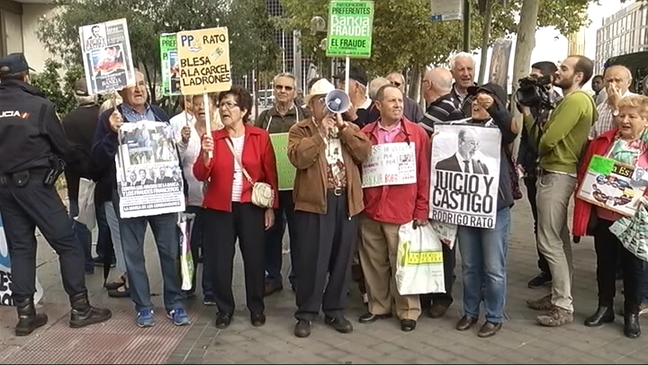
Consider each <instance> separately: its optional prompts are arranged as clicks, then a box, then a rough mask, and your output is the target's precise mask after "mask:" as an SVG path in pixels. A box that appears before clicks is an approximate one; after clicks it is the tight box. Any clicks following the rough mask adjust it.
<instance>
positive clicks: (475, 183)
mask: <svg viewBox="0 0 648 365" xmlns="http://www.w3.org/2000/svg"><path fill="white" fill-rule="evenodd" d="M435 130H436V131H438V134H437V135H436V136H435V137H434V143H433V144H432V156H431V169H430V173H431V176H430V218H431V219H433V220H436V221H439V222H444V223H449V224H456V225H460V226H468V227H477V228H494V227H495V220H496V217H497V196H498V189H499V169H500V158H501V156H500V148H501V144H500V142H501V140H502V134H501V132H500V130H499V129H498V128H497V127H495V126H484V125H483V124H474V123H470V124H469V123H457V124H449V123H438V124H436V125H435Z"/></svg>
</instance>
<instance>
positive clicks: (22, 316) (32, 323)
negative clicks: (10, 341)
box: [16, 298, 47, 336]
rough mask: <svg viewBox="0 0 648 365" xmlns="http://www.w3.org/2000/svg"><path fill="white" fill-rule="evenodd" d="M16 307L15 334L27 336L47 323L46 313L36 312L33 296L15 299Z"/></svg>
mask: <svg viewBox="0 0 648 365" xmlns="http://www.w3.org/2000/svg"><path fill="white" fill-rule="evenodd" d="M16 309H17V311H18V324H17V325H16V336H27V335H29V334H31V333H32V332H34V330H35V329H36V328H38V327H42V326H44V325H45V324H46V323H47V315H46V314H43V313H40V314H36V307H35V306H34V299H33V298H27V299H25V300H20V301H16Z"/></svg>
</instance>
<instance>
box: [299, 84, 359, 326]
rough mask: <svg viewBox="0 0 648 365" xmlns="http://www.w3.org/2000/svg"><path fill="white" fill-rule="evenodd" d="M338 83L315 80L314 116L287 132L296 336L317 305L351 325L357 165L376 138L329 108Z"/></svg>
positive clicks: (335, 322)
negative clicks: (348, 311) (291, 180)
mask: <svg viewBox="0 0 648 365" xmlns="http://www.w3.org/2000/svg"><path fill="white" fill-rule="evenodd" d="M333 90H335V87H334V86H333V84H331V83H330V82H329V81H328V80H326V79H321V80H319V81H317V82H315V83H314V84H313V86H312V88H311V90H310V93H309V95H308V96H307V97H306V100H305V101H306V103H307V104H308V106H309V108H310V110H311V111H312V113H313V117H312V118H311V119H306V120H303V121H300V122H298V123H296V124H295V125H293V126H292V127H291V128H290V132H289V135H288V136H289V137H288V158H289V160H290V162H291V163H292V164H293V165H294V166H295V167H296V169H297V171H296V174H295V184H294V190H293V197H294V202H295V216H296V217H295V221H296V222H297V227H298V231H297V235H298V239H297V241H295V242H293V246H292V248H291V249H292V250H295V252H294V256H293V257H294V258H295V261H294V262H293V265H294V268H295V274H296V280H297V285H296V287H297V295H296V301H297V307H298V308H297V311H296V312H295V318H296V319H297V323H296V325H295V336H297V337H307V336H309V335H310V333H311V326H312V321H313V320H315V319H316V318H317V317H318V315H319V313H320V309H321V310H322V311H323V312H324V315H325V317H324V321H325V323H326V324H328V325H329V326H331V327H333V328H334V329H335V330H336V331H338V332H340V333H348V332H351V331H352V330H353V326H352V325H351V323H350V322H349V321H348V320H347V319H346V318H344V309H345V306H346V296H347V289H348V285H349V283H348V278H349V277H350V274H351V262H352V260H353V253H354V250H355V243H356V239H357V237H358V223H357V215H358V213H360V212H361V211H362V210H363V209H364V204H363V200H362V186H361V184H362V181H361V179H360V171H359V168H358V165H359V164H361V163H362V162H363V161H364V160H365V159H366V158H367V157H368V156H369V155H370V154H371V142H369V139H368V138H367V136H366V135H365V134H363V133H362V132H360V130H359V128H358V127H357V126H355V125H353V124H350V123H347V122H344V121H343V120H342V117H341V116H340V114H333V113H331V112H329V111H328V110H327V107H326V95H327V94H328V93H329V92H331V91H333Z"/></svg>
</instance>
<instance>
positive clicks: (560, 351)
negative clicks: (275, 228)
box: [0, 200, 648, 364]
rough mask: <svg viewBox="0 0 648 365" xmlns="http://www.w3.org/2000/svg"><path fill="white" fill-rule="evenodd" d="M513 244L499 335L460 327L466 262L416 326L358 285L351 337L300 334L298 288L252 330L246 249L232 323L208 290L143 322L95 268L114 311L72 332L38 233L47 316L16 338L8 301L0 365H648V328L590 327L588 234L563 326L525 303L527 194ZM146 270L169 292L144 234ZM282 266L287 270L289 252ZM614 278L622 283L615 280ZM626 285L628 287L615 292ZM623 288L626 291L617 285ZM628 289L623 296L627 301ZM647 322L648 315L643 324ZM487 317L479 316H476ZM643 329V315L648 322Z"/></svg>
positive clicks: (270, 305)
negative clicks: (439, 313)
mask: <svg viewBox="0 0 648 365" xmlns="http://www.w3.org/2000/svg"><path fill="white" fill-rule="evenodd" d="M513 216H514V219H513V226H512V229H511V237H510V243H509V269H508V297H507V308H508V312H507V321H506V322H505V323H504V327H503V329H502V330H501V331H500V332H499V333H498V334H497V335H495V336H493V337H491V338H486V339H482V338H479V337H477V334H476V332H477V330H478V328H479V325H477V326H475V328H474V329H472V330H470V331H467V332H458V331H456V330H455V329H454V325H455V323H456V322H457V321H458V320H459V318H460V317H461V270H460V268H458V269H457V271H456V274H457V276H458V279H457V283H456V284H455V287H454V291H453V292H454V294H455V302H454V303H453V305H452V306H451V307H450V310H449V311H448V314H447V315H446V317H445V318H442V319H430V318H428V317H426V316H425V315H422V316H421V318H420V320H419V323H418V327H417V329H416V330H415V331H413V332H410V333H404V332H402V331H401V330H400V327H399V324H398V321H397V320H396V319H390V320H381V321H378V322H376V323H373V324H369V325H362V324H360V323H358V322H357V318H358V316H360V315H361V314H363V312H364V307H363V306H362V304H361V300H360V296H359V293H358V291H357V288H356V287H355V286H353V288H352V292H351V295H350V296H349V310H348V312H347V317H348V318H349V320H351V321H352V323H353V324H354V327H355V330H354V332H353V333H351V334H346V335H344V334H339V333H337V332H335V331H334V330H333V329H331V328H328V327H327V326H326V325H324V323H323V321H322V319H320V320H319V321H318V322H317V323H316V324H315V326H314V328H313V333H312V335H311V336H310V337H309V338H306V339H300V338H296V337H295V336H294V335H293V326H294V319H293V311H294V308H295V304H294V295H293V293H292V292H291V291H290V286H289V285H285V289H284V290H283V291H281V292H279V293H275V294H273V295H272V296H269V297H267V299H266V308H267V309H266V315H267V318H268V320H267V323H266V325H265V326H263V327H260V328H255V327H252V325H251V324H250V322H249V315H248V312H247V310H246V308H245V292H244V281H243V268H242V262H241V259H240V254H237V257H236V265H235V283H234V285H235V297H236V301H237V304H238V308H237V310H236V313H235V317H234V319H233V321H232V324H231V326H230V327H229V328H227V329H225V330H219V329H217V328H216V327H215V326H214V318H215V311H216V310H215V308H214V307H203V306H202V303H201V302H202V300H201V299H202V298H201V297H200V296H197V297H196V298H194V299H188V309H189V313H190V316H191V318H192V321H193V323H192V325H191V326H186V327H174V326H173V324H172V323H171V322H170V321H169V320H168V319H166V318H165V316H164V310H163V308H162V303H161V297H160V296H159V295H158V296H155V297H154V302H155V304H156V305H157V307H158V309H157V311H156V314H155V315H156V320H157V323H156V326H155V327H153V328H147V329H140V328H137V326H136V325H135V314H134V309H133V305H132V303H131V302H130V300H129V299H115V298H109V297H108V295H107V293H106V291H105V289H103V288H102V283H103V281H102V277H101V276H102V275H101V270H97V271H96V273H95V274H93V275H87V278H88V287H89V288H90V290H91V300H92V302H93V304H97V305H105V306H107V307H110V308H111V309H113V311H114V312H113V319H112V320H111V321H109V322H106V323H104V324H100V325H94V326H90V327H87V328H85V329H77V330H73V329H70V328H68V327H67V320H68V315H69V314H68V302H67V296H66V294H65V293H64V291H63V289H62V287H61V284H60V278H59V275H58V264H57V261H56V255H55V254H53V252H52V250H51V249H50V248H49V247H48V246H47V244H46V243H45V242H44V240H43V239H42V237H39V240H40V241H42V242H41V245H40V246H39V249H40V251H39V257H38V263H39V269H38V274H39V279H40V280H41V283H42V284H43V287H44V288H45V297H44V307H43V308H41V309H40V310H41V311H45V312H47V314H48V315H49V316H50V322H49V323H48V324H47V326H46V327H45V328H43V329H39V330H37V331H36V332H34V334H32V335H31V336H29V337H26V338H19V337H15V336H13V326H14V325H15V323H16V315H15V310H14V309H13V308H10V307H0V321H1V322H0V323H2V326H1V327H0V363H13V364H15V363H68V364H71V363H86V364H88V363H103V364H106V363H115V364H118V363H151V364H160V363H172V364H196V363H205V364H219V363H223V364H233V363H256V364H259V363H345V364H352V363H464V364H465V363H590V364H592V363H606V364H607V363H624V364H629V363H642V364H645V363H646V362H648V342H647V341H646V337H645V336H646V335H644V337H641V338H639V339H637V340H631V339H628V338H626V337H625V336H623V333H622V326H623V319H622V318H621V317H619V316H617V319H616V321H615V323H611V324H607V325H605V326H602V327H599V328H587V327H585V326H583V324H582V322H583V320H584V319H585V318H586V317H587V316H588V315H590V314H591V313H592V312H593V311H594V310H595V309H596V305H597V294H596V281H595V253H594V250H593V244H592V240H591V238H585V239H583V240H582V241H581V243H580V244H575V245H574V246H573V247H574V266H575V271H574V288H573V296H574V299H575V307H576V313H575V322H574V323H572V324H570V325H567V326H564V327H561V328H545V327H541V326H539V325H537V324H536V322H535V317H536V315H537V312H535V311H533V310H531V309H528V308H526V305H525V300H527V299H530V298H539V297H541V296H543V295H545V294H547V293H548V292H549V288H542V289H528V288H527V282H528V280H529V279H531V278H532V277H533V276H535V275H536V274H537V273H538V269H537V265H536V260H537V256H536V249H535V243H534V240H533V233H532V232H533V231H532V219H531V216H530V211H529V208H528V204H527V203H526V200H520V201H518V202H517V204H516V206H515V207H514V213H513ZM147 258H148V259H149V260H148V261H147V267H148V269H149V274H150V276H151V288H152V292H153V293H154V294H159V293H161V291H162V290H161V276H160V273H159V262H158V259H157V254H156V250H155V248H154V245H153V242H152V237H151V236H150V234H148V235H147ZM285 258H286V262H287V264H286V265H285V266H286V267H284V272H288V271H289V269H290V268H289V259H288V255H285ZM617 284H618V286H620V285H621V282H617ZM619 289H620V288H619ZM618 292H620V291H619V290H618ZM621 303H622V296H621V295H620V294H619V295H618V296H617V298H616V305H617V307H619V308H620V305H621ZM644 322H645V321H644ZM480 324H481V322H480ZM644 325H645V323H644Z"/></svg>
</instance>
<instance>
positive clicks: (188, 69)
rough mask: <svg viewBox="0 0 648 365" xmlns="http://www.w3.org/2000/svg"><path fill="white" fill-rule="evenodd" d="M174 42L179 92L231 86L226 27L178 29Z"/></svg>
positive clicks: (215, 89)
mask: <svg viewBox="0 0 648 365" xmlns="http://www.w3.org/2000/svg"><path fill="white" fill-rule="evenodd" d="M177 45H178V58H179V59H180V91H181V92H182V94H183V95H198V94H204V93H211V92H219V91H225V90H229V89H230V88H231V87H232V75H231V73H230V53H229V36H228V33H227V28H225V27H221V28H209V29H200V30H189V31H184V32H179V33H178V34H177Z"/></svg>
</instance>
